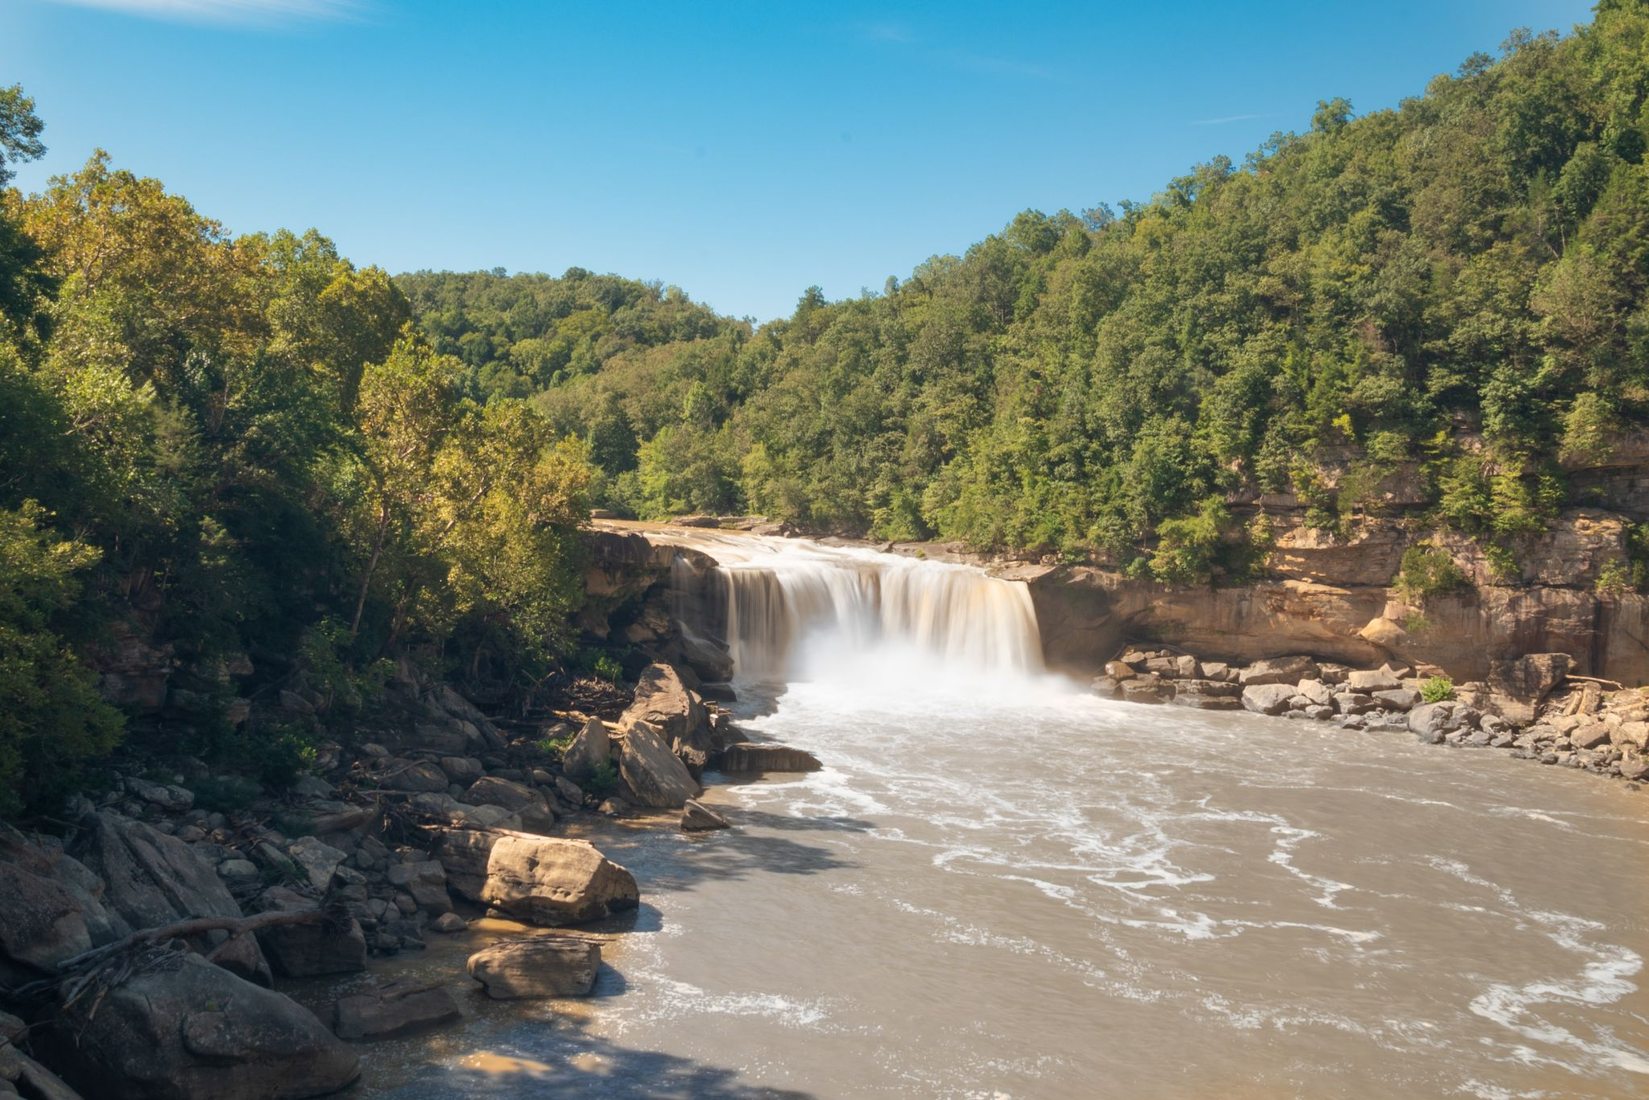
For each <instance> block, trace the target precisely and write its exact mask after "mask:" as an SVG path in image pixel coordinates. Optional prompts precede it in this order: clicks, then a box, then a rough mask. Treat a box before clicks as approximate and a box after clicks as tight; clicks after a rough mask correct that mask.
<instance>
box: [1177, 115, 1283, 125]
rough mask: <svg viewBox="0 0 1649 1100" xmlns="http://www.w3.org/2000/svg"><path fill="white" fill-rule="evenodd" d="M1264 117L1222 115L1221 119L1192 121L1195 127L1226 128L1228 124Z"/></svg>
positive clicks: (1262, 116)
mask: <svg viewBox="0 0 1649 1100" xmlns="http://www.w3.org/2000/svg"><path fill="white" fill-rule="evenodd" d="M1264 117H1265V116H1264V115H1221V116H1220V117H1219V118H1199V119H1195V120H1194V121H1192V123H1191V125H1193V126H1224V125H1225V124H1226V123H1228V122H1247V121H1249V120H1250V119H1256V118H1264Z"/></svg>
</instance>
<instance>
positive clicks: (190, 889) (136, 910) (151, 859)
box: [72, 811, 242, 929]
mask: <svg viewBox="0 0 1649 1100" xmlns="http://www.w3.org/2000/svg"><path fill="white" fill-rule="evenodd" d="M81 825H82V826H83V827H84V828H85V832H84V833H83V834H82V835H81V837H80V838H78V839H77V841H76V842H75V845H74V847H73V849H72V850H73V854H74V855H76V856H77V857H78V858H79V860H80V862H81V863H83V864H84V865H85V866H86V868H87V870H89V871H91V872H93V873H94V874H96V875H97V876H98V877H99V878H101V879H102V880H103V882H104V884H105V893H104V897H103V900H104V903H105V904H106V905H107V907H108V908H109V909H110V910H112V911H113V912H115V913H117V914H119V916H120V917H121V918H122V919H123V920H124V921H125V922H126V924H127V925H128V926H129V927H130V928H132V929H138V928H152V927H156V926H159V925H162V924H170V923H172V922H173V921H177V920H181V919H183V918H185V917H239V916H241V915H242V913H241V908H240V905H239V904H238V903H237V902H236V901H235V899H234V896H233V895H231V894H230V893H229V889H228V887H226V886H225V885H224V884H223V880H222V879H221V878H219V877H218V874H217V872H216V870H215V869H214V868H213V867H212V866H211V865H210V864H208V863H207V862H206V861H205V860H204V859H202V858H201V857H200V856H199V855H197V854H196V853H195V851H194V849H192V848H190V847H189V845H187V844H185V843H183V842H182V841H181V840H178V839H177V838H176V837H172V836H168V835H166V834H165V833H162V832H160V831H159V830H158V829H155V828H153V827H151V826H149V825H146V824H144V823H143V822H141V821H133V820H131V819H130V818H126V817H122V816H121V815H119V814H116V813H113V812H110V811H103V812H102V813H97V814H91V815H88V816H87V817H86V818H84V819H83V820H82V822H81Z"/></svg>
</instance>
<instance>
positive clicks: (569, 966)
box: [468, 935, 601, 1001]
mask: <svg viewBox="0 0 1649 1100" xmlns="http://www.w3.org/2000/svg"><path fill="white" fill-rule="evenodd" d="M600 967H601V947H600V946H599V945H598V944H597V943H596V942H595V941H594V940H589V939H584V938H582V937H578V936H565V935H562V936H532V937H527V938H523V939H516V940H506V941H504V942H503V943H495V944H493V945H492V946H491V947H488V948H486V949H485V950H482V951H477V952H476V953H475V954H473V955H471V956H470V958H469V964H468V971H469V976H470V977H472V978H474V979H475V980H476V981H478V982H480V983H481V985H482V987H483V988H485V989H486V991H487V996H489V997H491V998H493V999H494V1000H499V1001H505V1000H515V999H519V998H528V997H538V998H542V997H584V996H588V995H589V993H590V991H591V990H592V989H594V988H595V976H596V971H597V970H598V969H600Z"/></svg>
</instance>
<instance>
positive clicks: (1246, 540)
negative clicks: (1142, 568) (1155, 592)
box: [1149, 497, 1271, 585]
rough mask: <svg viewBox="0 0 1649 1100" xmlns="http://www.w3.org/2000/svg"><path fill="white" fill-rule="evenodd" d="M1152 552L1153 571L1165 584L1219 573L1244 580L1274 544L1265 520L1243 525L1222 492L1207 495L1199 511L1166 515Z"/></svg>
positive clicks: (1202, 581) (1190, 581) (1209, 577)
mask: <svg viewBox="0 0 1649 1100" xmlns="http://www.w3.org/2000/svg"><path fill="white" fill-rule="evenodd" d="M1157 530H1158V532H1159V533H1160V534H1161V536H1162V537H1161V541H1159V542H1158V543H1157V546H1156V549H1155V550H1153V551H1152V552H1151V558H1150V566H1149V568H1150V572H1151V576H1153V577H1155V578H1156V579H1157V580H1159V581H1161V582H1162V583H1163V584H1177V585H1187V584H1207V583H1210V582H1212V581H1213V580H1214V579H1215V578H1216V577H1223V578H1225V579H1227V580H1232V581H1240V580H1243V579H1245V578H1247V576H1248V575H1249V574H1250V573H1252V572H1253V570H1254V567H1255V566H1256V565H1257V564H1258V563H1259V562H1260V561H1261V560H1263V559H1264V558H1265V555H1266V553H1267V552H1268V550H1269V549H1270V545H1271V537H1270V529H1269V527H1268V526H1266V525H1264V524H1256V525H1253V526H1249V527H1243V526H1241V525H1239V524H1238V523H1237V522H1236V521H1235V520H1234V519H1233V518H1232V516H1231V512H1230V510H1229V509H1227V508H1226V506H1225V502H1224V501H1223V500H1221V499H1220V498H1219V497H1209V498H1207V499H1206V500H1204V501H1203V502H1202V504H1201V506H1200V507H1199V508H1198V510H1197V514H1196V515H1194V516H1182V517H1179V518H1177V519H1165V520H1163V521H1162V522H1161V523H1160V524H1158V526H1157Z"/></svg>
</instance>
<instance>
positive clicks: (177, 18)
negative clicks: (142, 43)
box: [55, 0, 366, 26]
mask: <svg viewBox="0 0 1649 1100" xmlns="http://www.w3.org/2000/svg"><path fill="white" fill-rule="evenodd" d="M55 2H56V3H59V4H68V5H72V6H74V7H81V8H101V9H103V10H104V11H114V12H120V13H122V14H124V15H135V16H139V17H141V18H145V19H161V20H166V21H168V22H173V23H209V24H210V23H215V24H221V25H232V26H248V25H251V26H276V25H280V24H285V23H300V22H313V21H317V20H354V19H359V18H361V17H362V16H363V15H364V14H365V9H366V5H365V3H364V2H363V0H55Z"/></svg>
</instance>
